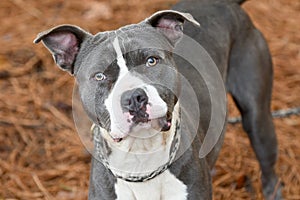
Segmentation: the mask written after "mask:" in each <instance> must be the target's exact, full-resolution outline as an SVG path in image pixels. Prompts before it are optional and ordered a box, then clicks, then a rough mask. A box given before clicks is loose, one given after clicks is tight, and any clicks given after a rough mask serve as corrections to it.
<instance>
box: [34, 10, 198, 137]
mask: <svg viewBox="0 0 300 200" xmlns="http://www.w3.org/2000/svg"><path fill="white" fill-rule="evenodd" d="M184 20H189V21H191V22H193V23H195V24H197V22H196V21H195V20H194V19H193V18H192V17H191V16H190V15H189V14H185V13H179V12H176V11H161V12H158V13H155V14H154V15H152V16H151V17H150V18H148V19H146V20H145V21H142V22H141V23H139V24H134V25H129V26H126V27H122V28H121V29H118V30H115V31H109V32H103V33H98V34H96V35H91V34H89V33H87V32H85V31H84V30H82V29H80V28H78V27H76V26H70V25H63V26H59V27H56V28H53V29H51V30H48V31H45V32H42V33H41V34H40V35H39V36H38V38H37V39H36V40H35V42H39V41H40V40H42V41H43V43H44V44H45V46H46V47H47V48H48V49H49V51H50V52H51V53H52V54H53V57H54V59H55V61H56V63H57V65H58V66H59V67H60V68H62V69H63V70H66V71H68V72H69V73H71V74H72V75H74V76H75V77H76V81H77V83H78V86H79V94H80V98H81V101H82V103H83V107H84V108H85V110H86V112H87V114H88V116H89V117H90V119H91V120H92V121H93V122H94V123H95V124H98V125H99V126H100V127H101V128H102V129H103V130H105V131H106V132H107V133H108V134H109V135H110V136H111V137H112V138H113V139H114V141H116V142H118V141H121V140H122V139H124V138H125V137H126V136H128V135H130V134H136V133H140V132H143V131H142V130H148V129H155V130H158V131H167V130H169V129H170V127H171V125H172V124H171V122H172V112H173V109H174V106H175V104H176V102H177V96H178V91H179V87H180V85H179V84H178V81H177V70H176V67H175V64H174V61H173V58H172V51H173V48H174V46H175V45H176V43H177V42H178V41H179V40H180V38H181V36H182V24H183V22H184ZM146 132H147V131H146ZM141 137H143V136H141Z"/></svg>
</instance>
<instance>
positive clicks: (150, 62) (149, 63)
mask: <svg viewBox="0 0 300 200" xmlns="http://www.w3.org/2000/svg"><path fill="white" fill-rule="evenodd" d="M157 63H158V58H156V57H154V56H150V57H149V58H147V62H146V66H147V67H153V66H155V65H157Z"/></svg>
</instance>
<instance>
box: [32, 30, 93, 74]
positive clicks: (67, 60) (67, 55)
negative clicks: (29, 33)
mask: <svg viewBox="0 0 300 200" xmlns="http://www.w3.org/2000/svg"><path fill="white" fill-rule="evenodd" d="M88 36H91V35H90V34H89V33H87V32H86V31H84V30H82V29H81V28H79V27H77V26H73V25H61V26H57V27H54V28H52V29H49V30H46V31H44V32H41V33H39V34H38V36H37V37H36V39H35V40H34V41H33V42H34V43H38V42H40V41H42V42H43V43H44V45H45V46H46V47H47V49H48V50H49V51H50V52H51V53H52V55H53V58H54V60H55V62H56V64H57V65H58V66H59V67H60V68H61V69H62V70H64V71H67V72H69V73H70V74H71V75H73V73H74V62H75V59H76V56H77V54H78V52H79V49H80V45H81V43H82V42H83V41H84V40H85V39H86V38H87V37H88Z"/></svg>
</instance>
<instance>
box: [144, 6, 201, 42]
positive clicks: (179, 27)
mask: <svg viewBox="0 0 300 200" xmlns="http://www.w3.org/2000/svg"><path fill="white" fill-rule="evenodd" d="M184 21H189V22H191V23H193V24H194V25H196V26H200V24H199V23H198V22H197V21H196V20H195V19H194V18H193V16H192V15H191V14H189V13H182V12H178V11H175V10H162V11H158V12H156V13H154V14H153V15H152V16H150V17H149V18H147V19H146V22H147V23H149V24H150V25H151V26H153V27H155V28H157V29H159V30H160V31H161V32H162V33H163V34H164V35H165V36H166V37H167V38H168V39H169V41H170V42H171V43H172V44H173V45H175V44H176V43H177V42H178V41H179V40H180V39H181V37H182V35H183V23H184Z"/></svg>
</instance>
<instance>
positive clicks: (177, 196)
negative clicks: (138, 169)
mask: <svg viewBox="0 0 300 200" xmlns="http://www.w3.org/2000/svg"><path fill="white" fill-rule="evenodd" d="M115 192H116V194H117V200H186V199H187V186H186V185H184V184H183V182H181V181H180V180H179V179H177V178H176V177H175V176H174V175H173V174H171V173H170V171H169V170H166V171H165V172H164V173H162V174H160V175H159V176H157V177H155V178H154V179H151V180H149V181H146V182H141V183H139V182H127V181H124V180H122V179H118V180H117V183H116V184H115Z"/></svg>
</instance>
